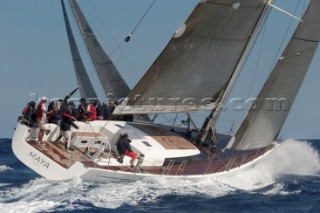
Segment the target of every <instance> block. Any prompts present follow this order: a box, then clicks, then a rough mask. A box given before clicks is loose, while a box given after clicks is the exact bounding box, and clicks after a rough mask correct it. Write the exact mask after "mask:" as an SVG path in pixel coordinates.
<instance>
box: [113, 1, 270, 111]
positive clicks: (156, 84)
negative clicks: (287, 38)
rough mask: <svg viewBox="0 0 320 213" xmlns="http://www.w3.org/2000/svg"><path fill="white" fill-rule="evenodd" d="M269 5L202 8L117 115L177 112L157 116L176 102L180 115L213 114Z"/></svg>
mask: <svg viewBox="0 0 320 213" xmlns="http://www.w3.org/2000/svg"><path fill="white" fill-rule="evenodd" d="M266 4H267V3H266V1H265V0H256V1H251V0H241V1H238V3H235V1H233V0H207V1H203V2H200V3H199V4H198V5H197V6H196V8H195V9H194V11H193V12H192V13H191V15H190V16H189V18H188V19H187V21H186V22H185V25H184V26H183V28H182V29H179V30H178V31H177V32H178V33H176V35H174V36H173V37H172V39H171V40H170V42H169V43H168V45H167V46H166V48H165V49H164V50H163V51H162V53H161V54H160V55H159V57H158V58H157V59H156V61H155V62H154V63H153V64H152V66H151V67H150V68H149V70H148V71H147V72H146V74H145V75H144V76H143V77H142V79H141V80H140V81H139V82H138V84H137V85H136V86H135V87H134V89H133V90H132V91H131V92H130V93H129V95H128V96H127V100H126V101H125V102H124V103H125V104H123V105H122V106H121V107H117V109H116V110H115V112H114V113H116V114H127V113H136V112H137V111H139V112H140V113H146V114H148V113H166V112H172V110H171V109H168V110H160V111H157V108H160V109H163V106H170V105H171V102H172V99H175V100H177V101H176V102H175V106H176V109H177V111H175V112H187V111H195V110H196V111H201V110H209V111H211V110H212V109H213V108H214V106H213V105H212V103H215V101H216V100H217V97H219V96H220V94H221V93H222V92H223V91H224V89H225V88H226V86H227V85H228V82H229V81H230V79H231V76H232V74H233V72H234V71H235V70H236V69H237V66H238V63H239V61H240V60H241V58H242V56H243V52H244V51H245V49H246V48H247V45H248V43H249V41H250V39H251V38H252V36H253V35H252V33H253V32H254V31H255V29H256V28H257V27H259V26H258V23H259V20H260V19H261V16H262V14H264V15H265V9H266ZM259 24H260V23H259ZM177 34H179V36H177ZM154 100H155V101H154ZM154 102H156V103H157V105H156V106H154ZM137 108H143V109H146V110H145V111H141V110H136V109H137Z"/></svg>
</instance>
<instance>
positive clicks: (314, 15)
mask: <svg viewBox="0 0 320 213" xmlns="http://www.w3.org/2000/svg"><path fill="white" fill-rule="evenodd" d="M61 3H62V9H63V14H64V18H65V24H66V29H67V34H68V39H69V44H70V49H71V53H72V57H73V62H74V67H75V72H76V77H77V80H78V83H79V86H80V94H81V96H82V97H86V98H96V97H97V95H96V93H95V91H94V89H93V86H92V84H91V83H90V79H89V77H88V74H87V72H86V71H85V67H84V65H83V63H82V60H81V57H80V54H79V51H78V48H77V44H76V42H75V39H74V36H73V33H72V30H71V27H70V23H69V20H68V16H67V12H66V8H65V2H64V0H61ZM69 3H70V5H71V8H72V11H73V14H74V16H75V17H76V20H77V23H78V26H79V28H80V31H81V33H82V35H83V39H84V41H85V44H86V46H87V48H88V52H89V54H90V56H91V59H92V62H93V64H94V66H95V68H96V71H97V74H98V76H99V79H100V81H101V84H102V85H103V88H104V92H105V93H106V94H112V96H109V97H110V99H114V100H120V99H121V102H119V105H118V106H117V107H116V109H115V111H114V112H113V114H114V115H117V116H123V115H128V114H129V115H135V117H136V118H137V117H139V118H142V119H139V120H134V121H133V122H128V121H120V120H109V121H105V120H96V121H91V122H76V124H77V125H78V126H79V129H71V132H70V135H71V137H70V138H71V139H70V140H71V145H72V147H73V151H70V150H67V149H66V148H65V147H64V145H63V144H62V143H60V142H54V141H55V140H56V139H57V137H58V135H59V126H57V125H55V124H46V128H47V131H46V134H45V136H44V138H43V140H44V141H45V145H42V146H39V145H37V144H36V143H35V141H36V140H37V128H32V127H28V126H26V125H24V124H23V122H21V121H20V122H18V124H17V128H16V131H15V133H14V136H13V140H12V149H13V152H14V154H15V155H16V156H17V158H18V159H19V160H21V161H22V162H23V163H24V164H26V165H27V166H28V167H29V168H31V169H32V170H34V171H35V172H37V173H38V174H39V175H41V176H43V177H45V178H48V179H51V180H67V179H71V178H74V177H80V178H82V179H83V180H88V181H98V182H108V181H113V180H140V179H142V178H166V179H190V180H197V179H201V178H204V177H218V176H224V175H233V174H238V173H240V172H242V171H244V170H247V169H250V168H251V167H253V166H254V165H255V164H256V163H257V162H258V161H260V160H261V159H263V158H264V157H265V156H267V155H268V153H270V152H272V151H273V150H274V149H275V148H276V145H277V144H278V143H277V142H276V141H275V140H276V139H277V136H278V134H279V132H280V130H281V128H282V125H283V123H284V121H285V120H286V117H287V115H288V113H289V111H290V105H291V104H292V103H293V102H294V100H295V97H296V95H297V93H298V91H299V89H300V86H301V84H302V82H303V79H304V77H305V75H306V73H307V71H308V68H309V65H310V63H311V61H312V58H313V56H314V54H315V51H316V49H317V47H318V43H319V39H320V25H314V23H320V14H319V12H318V11H319V9H320V2H319V1H318V0H311V2H310V4H309V6H308V8H307V10H306V12H305V14H304V15H303V17H302V20H303V21H302V22H300V24H299V25H298V27H297V29H296V31H295V32H294V34H293V36H292V38H291V40H290V41H289V43H288V45H287V47H286V49H285V50H284V52H283V54H282V56H281V58H279V60H278V61H277V64H276V66H275V67H274V69H273V71H272V72H271V74H270V76H269V77H268V79H267V80H266V82H265V83H264V85H263V87H262V89H261V91H260V93H259V94H258V96H257V100H259V101H260V103H262V105H261V106H262V107H260V108H259V109H257V108H256V105H255V104H254V105H253V106H252V107H251V110H249V112H248V114H247V115H246V117H245V119H244V120H243V122H242V123H241V125H240V127H239V129H238V130H237V131H236V133H235V134H234V135H233V136H228V135H221V134H216V130H215V124H216V122H217V119H218V118H219V114H220V113H221V110H220V108H219V106H220V105H221V104H223V103H224V102H225V99H226V98H227V97H228V95H229V94H230V91H231V90H232V88H233V86H234V84H235V82H236V80H237V78H238V76H239V74H240V71H241V69H242V66H243V64H244V62H245V60H246V58H247V56H248V54H249V52H250V49H251V47H252V46H253V44H254V41H255V39H256V37H257V34H258V32H259V30H260V29H261V25H262V23H263V22H264V21H265V20H266V18H267V17H268V13H269V11H270V10H271V9H272V8H274V6H273V5H272V1H271V0H269V1H265V0H255V1H251V0H238V1H234V0H205V1H200V2H199V3H198V4H197V6H196V7H195V9H194V10H193V11H192V13H191V14H190V16H189V17H188V19H187V20H186V22H185V24H183V26H181V28H180V29H178V30H177V31H176V32H175V34H174V35H173V37H172V39H171V40H170V41H169V43H168V44H167V46H166V47H165V48H164V50H163V51H162V52H161V54H160V55H159V56H158V58H157V59H156V60H155V61H154V63H153V64H152V65H151V67H150V68H149V70H148V71H147V72H146V73H145V75H144V76H143V77H142V78H141V79H140V81H139V82H138V83H137V84H136V85H135V86H134V88H133V89H132V90H130V88H129V87H128V85H127V84H126V82H125V80H124V79H123V78H122V76H121V74H120V73H119V72H118V70H117V69H116V67H115V66H114V64H113V63H112V61H111V60H110V58H109V57H108V55H107V54H106V52H105V51H104V50H103V48H102V47H101V45H100V43H99V42H98V40H97V38H96V37H95V35H94V32H93V30H92V29H91V27H90V25H89V24H88V22H87V21H86V19H85V16H84V14H83V13H82V11H81V9H80V7H79V6H78V4H77V2H76V1H75V0H69ZM198 111H209V112H210V115H209V116H208V117H207V118H206V119H205V121H204V124H203V127H202V128H201V129H196V130H195V131H194V132H192V133H191V134H190V132H189V131H188V130H189V129H184V128H175V131H171V127H168V126H163V125H158V124H156V123H154V122H151V121H150V120H149V119H147V118H148V115H150V114H167V113H171V114H172V113H187V114H188V115H191V114H192V113H193V112H198ZM189 121H190V122H191V123H192V119H191V116H190V119H189ZM124 134H128V135H129V137H130V139H131V143H130V144H131V148H132V150H133V151H134V152H135V153H136V154H137V155H138V156H139V157H138V159H137V162H136V163H135V165H134V166H133V167H131V166H130V160H131V158H130V157H128V156H120V155H119V153H118V152H117V143H118V140H119V138H120V137H121V136H122V135H124ZM213 148H214V149H213Z"/></svg>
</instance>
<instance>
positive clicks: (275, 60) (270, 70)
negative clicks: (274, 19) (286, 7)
mask: <svg viewBox="0 0 320 213" xmlns="http://www.w3.org/2000/svg"><path fill="white" fill-rule="evenodd" d="M300 3H301V1H299V2H298V4H297V6H296V8H295V10H294V13H293V15H294V16H296V13H297V10H298V7H299V5H300ZM293 20H294V18H293V17H291V20H290V23H289V24H288V27H287V29H286V32H285V34H284V36H283V37H282V40H281V44H282V45H280V46H279V48H278V50H277V54H276V55H275V58H274V60H273V64H272V65H271V67H270V69H269V75H270V74H271V72H272V68H273V67H275V65H276V63H277V61H278V56H279V53H280V51H281V50H282V49H283V45H285V44H284V40H285V38H286V37H287V35H288V33H289V29H290V26H291V24H292V22H293Z"/></svg>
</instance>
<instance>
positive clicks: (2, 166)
mask: <svg viewBox="0 0 320 213" xmlns="http://www.w3.org/2000/svg"><path fill="white" fill-rule="evenodd" d="M7 170H13V169H12V168H10V167H8V166H6V165H0V172H4V171H7Z"/></svg>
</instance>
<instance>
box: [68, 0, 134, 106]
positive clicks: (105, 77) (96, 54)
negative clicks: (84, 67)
mask: <svg viewBox="0 0 320 213" xmlns="http://www.w3.org/2000/svg"><path fill="white" fill-rule="evenodd" d="M69 2H70V5H71V9H72V11H73V14H74V16H75V17H76V20H77V23H78V26H79V28H80V31H81V34H82V36H83V39H84V41H85V44H86V46H87V49H88V51H89V54H90V56H91V60H92V62H93V64H94V66H95V68H96V71H97V74H98V77H99V79H100V82H101V84H102V86H103V88H104V92H105V94H106V95H107V97H109V98H112V97H114V98H115V100H118V99H120V98H124V97H126V96H127V94H128V93H129V92H130V89H129V87H128V85H127V84H126V82H125V81H124V79H123V78H122V76H121V75H120V73H119V72H118V70H117V69H116V67H115V66H114V64H113V63H112V61H111V60H110V58H109V56H108V55H107V54H106V52H105V51H104V49H103V48H102V46H101V45H100V43H99V41H98V39H97V38H96V36H95V34H94V33H93V31H92V29H91V27H90V25H89V24H88V22H87V20H86V18H85V17H84V15H83V13H82V11H81V9H80V7H79V5H78V4H77V2H76V0H69Z"/></svg>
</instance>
